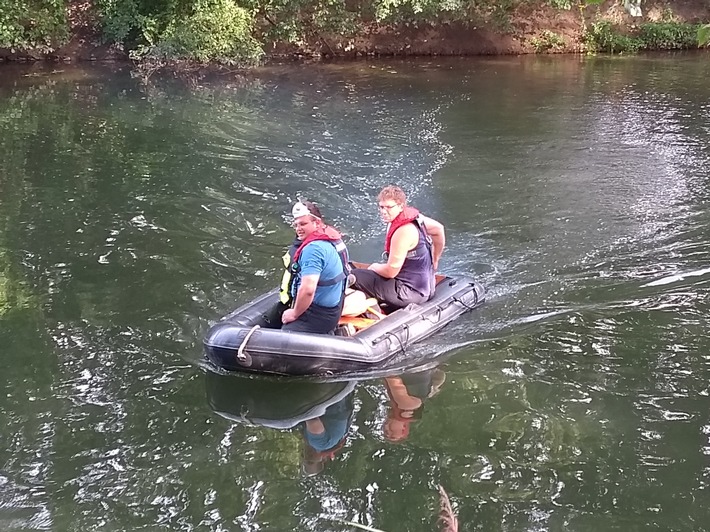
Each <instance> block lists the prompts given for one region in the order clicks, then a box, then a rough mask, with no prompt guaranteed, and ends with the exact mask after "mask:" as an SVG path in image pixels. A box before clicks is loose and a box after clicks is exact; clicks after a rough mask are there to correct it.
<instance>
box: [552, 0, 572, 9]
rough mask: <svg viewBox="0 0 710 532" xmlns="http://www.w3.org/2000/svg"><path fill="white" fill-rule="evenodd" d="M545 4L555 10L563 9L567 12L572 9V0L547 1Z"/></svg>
mask: <svg viewBox="0 0 710 532" xmlns="http://www.w3.org/2000/svg"><path fill="white" fill-rule="evenodd" d="M547 3H548V4H549V5H551V6H552V7H554V8H555V9H563V10H565V11H569V10H570V9H572V5H573V3H572V0H547Z"/></svg>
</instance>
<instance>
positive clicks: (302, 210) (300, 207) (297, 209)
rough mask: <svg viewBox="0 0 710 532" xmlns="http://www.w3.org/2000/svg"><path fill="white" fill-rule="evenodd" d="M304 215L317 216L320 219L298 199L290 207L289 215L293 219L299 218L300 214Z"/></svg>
mask: <svg viewBox="0 0 710 532" xmlns="http://www.w3.org/2000/svg"><path fill="white" fill-rule="evenodd" d="M306 215H310V216H313V217H314V218H318V219H319V220H320V218H319V217H318V216H316V215H315V214H313V213H312V212H311V211H309V210H308V207H306V206H305V205H304V204H303V203H301V202H300V201H299V202H298V203H296V204H295V205H294V206H293V209H291V216H293V218H294V219H296V218H300V217H301V216H306Z"/></svg>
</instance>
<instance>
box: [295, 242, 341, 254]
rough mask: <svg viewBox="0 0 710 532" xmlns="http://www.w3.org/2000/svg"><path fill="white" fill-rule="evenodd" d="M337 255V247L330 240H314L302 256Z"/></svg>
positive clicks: (305, 248)
mask: <svg viewBox="0 0 710 532" xmlns="http://www.w3.org/2000/svg"><path fill="white" fill-rule="evenodd" d="M331 252H332V253H335V246H334V245H333V243H332V242H330V241H329V240H314V241H313V242H310V243H309V244H308V245H307V246H306V247H304V248H303V251H302V252H301V255H306V254H308V255H311V254H327V255H329V254H331Z"/></svg>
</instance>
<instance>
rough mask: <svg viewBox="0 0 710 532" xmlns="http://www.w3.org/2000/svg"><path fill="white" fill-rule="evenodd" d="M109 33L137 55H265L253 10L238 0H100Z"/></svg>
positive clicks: (232, 58)
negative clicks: (237, 0) (243, 5)
mask: <svg viewBox="0 0 710 532" xmlns="http://www.w3.org/2000/svg"><path fill="white" fill-rule="evenodd" d="M98 7H99V11H100V12H101V15H102V20H103V27H104V34H105V37H106V38H107V39H108V40H110V41H115V42H120V43H123V44H124V45H125V46H126V47H127V48H128V49H129V50H131V57H133V58H134V59H152V60H159V61H163V60H175V59H191V60H196V61H201V62H205V61H218V62H222V63H227V64H237V63H238V64H253V63H254V62H256V61H257V60H258V59H259V58H260V57H261V55H262V53H263V52H262V50H261V47H260V45H259V43H258V42H257V41H256V40H255V39H254V37H253V36H252V33H253V27H254V19H253V17H252V14H251V13H250V11H248V10H247V9H245V8H242V7H239V6H238V5H237V4H236V3H235V2H234V1H233V0H197V1H194V0H192V1H190V0H98Z"/></svg>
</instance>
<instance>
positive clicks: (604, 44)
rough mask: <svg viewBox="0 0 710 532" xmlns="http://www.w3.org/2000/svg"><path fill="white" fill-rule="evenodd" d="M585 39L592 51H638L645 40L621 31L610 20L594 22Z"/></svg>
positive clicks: (612, 52)
mask: <svg viewBox="0 0 710 532" xmlns="http://www.w3.org/2000/svg"><path fill="white" fill-rule="evenodd" d="M584 41H585V43H586V45H587V48H588V49H589V51H590V52H606V53H610V54H615V53H636V52H638V51H639V50H640V49H641V48H642V47H643V44H644V43H643V41H641V39H639V38H638V37H632V36H629V35H624V34H622V33H619V32H618V31H617V30H616V29H615V28H614V26H613V25H612V24H611V22H609V21H606V20H604V21H599V22H595V23H594V24H592V26H591V28H590V29H588V30H587V32H586V34H585V35H584Z"/></svg>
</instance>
